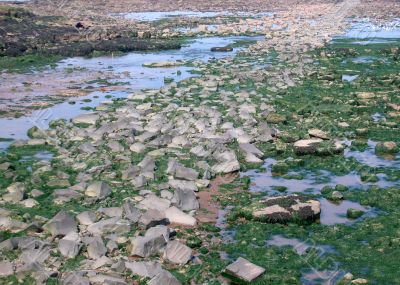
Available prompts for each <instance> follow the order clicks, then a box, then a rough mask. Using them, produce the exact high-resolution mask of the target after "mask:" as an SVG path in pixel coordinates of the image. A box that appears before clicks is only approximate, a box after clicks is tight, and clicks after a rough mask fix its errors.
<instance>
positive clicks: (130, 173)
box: [121, 165, 140, 180]
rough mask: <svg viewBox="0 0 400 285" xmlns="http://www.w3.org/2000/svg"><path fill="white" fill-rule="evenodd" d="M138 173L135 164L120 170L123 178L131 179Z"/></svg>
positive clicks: (138, 169)
mask: <svg viewBox="0 0 400 285" xmlns="http://www.w3.org/2000/svg"><path fill="white" fill-rule="evenodd" d="M139 173H140V168H139V167H138V166H136V165H129V167H128V168H127V169H126V170H123V171H122V173H121V174H122V176H121V177H122V179H123V180H131V179H135V178H136V177H137V176H138V175H139Z"/></svg>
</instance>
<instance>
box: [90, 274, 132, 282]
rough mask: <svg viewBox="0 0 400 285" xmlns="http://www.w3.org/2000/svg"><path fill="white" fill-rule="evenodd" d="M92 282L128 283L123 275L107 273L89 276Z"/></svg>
mask: <svg viewBox="0 0 400 285" xmlns="http://www.w3.org/2000/svg"><path fill="white" fill-rule="evenodd" d="M89 280H90V283H91V284H92V285H94V284H99V285H128V283H126V281H125V278H124V277H122V276H113V275H105V274H97V275H94V276H90V277H89Z"/></svg>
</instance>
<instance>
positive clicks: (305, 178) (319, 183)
mask: <svg viewBox="0 0 400 285" xmlns="http://www.w3.org/2000/svg"><path fill="white" fill-rule="evenodd" d="M352 154H353V155H355V153H350V154H349V153H348V152H347V155H348V156H350V155H352ZM275 163H276V160H275V159H272V158H268V159H266V160H265V161H264V165H263V168H264V169H265V170H266V171H265V172H261V171H259V170H249V171H247V172H244V173H242V174H241V175H242V176H248V177H250V179H251V186H250V190H251V191H254V192H266V191H267V192H268V193H269V194H271V195H272V194H280V195H282V194H292V193H309V194H320V191H321V189H322V188H323V187H325V186H331V187H335V186H336V185H337V184H341V185H345V186H347V187H349V188H357V189H367V188H369V187H371V186H372V185H376V186H379V187H381V188H387V187H391V186H395V185H398V184H399V183H398V182H396V181H394V182H393V181H389V180H388V179H387V177H386V175H385V174H381V173H380V174H377V177H378V178H379V180H378V181H377V182H368V181H362V180H361V178H360V175H359V174H358V173H357V172H350V173H348V174H346V175H342V176H337V175H334V174H333V173H331V172H329V171H326V170H319V171H304V170H303V171H299V172H289V173H287V174H286V175H278V176H277V175H274V174H273V173H272V170H271V169H272V165H273V164H275ZM389 163H390V162H389ZM277 189H282V190H281V191H278V190H277Z"/></svg>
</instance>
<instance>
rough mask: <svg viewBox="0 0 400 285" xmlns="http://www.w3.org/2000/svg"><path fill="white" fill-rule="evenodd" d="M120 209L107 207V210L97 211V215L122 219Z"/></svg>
mask: <svg viewBox="0 0 400 285" xmlns="http://www.w3.org/2000/svg"><path fill="white" fill-rule="evenodd" d="M122 211H123V210H122V207H121V208H120V207H109V208H100V209H99V210H98V212H99V213H101V214H103V215H106V216H108V217H118V218H121V217H122Z"/></svg>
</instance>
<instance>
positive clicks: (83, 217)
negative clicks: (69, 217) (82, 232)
mask: <svg viewBox="0 0 400 285" xmlns="http://www.w3.org/2000/svg"><path fill="white" fill-rule="evenodd" d="M76 219H77V220H78V222H79V224H81V225H85V226H90V225H92V224H94V223H95V222H96V221H97V216H96V213H95V212H93V211H85V212H82V213H80V214H79V215H77V216H76Z"/></svg>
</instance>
